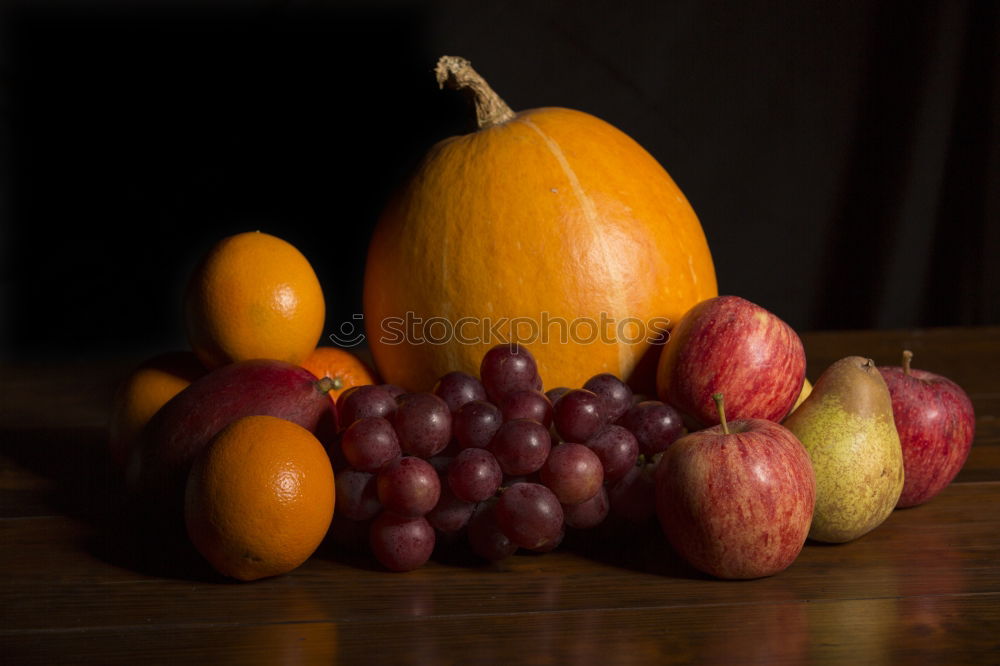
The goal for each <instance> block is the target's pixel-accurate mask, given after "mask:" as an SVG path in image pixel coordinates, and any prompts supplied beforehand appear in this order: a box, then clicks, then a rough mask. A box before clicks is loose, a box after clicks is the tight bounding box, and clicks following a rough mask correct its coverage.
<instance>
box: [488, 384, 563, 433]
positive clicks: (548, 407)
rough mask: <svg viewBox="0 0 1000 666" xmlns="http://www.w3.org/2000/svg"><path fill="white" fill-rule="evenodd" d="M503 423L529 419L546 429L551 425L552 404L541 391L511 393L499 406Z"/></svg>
mask: <svg viewBox="0 0 1000 666" xmlns="http://www.w3.org/2000/svg"><path fill="white" fill-rule="evenodd" d="M500 412H501V413H502V414H503V420H504V421H513V420H514V419H531V420H532V421H538V422H539V423H541V424H542V425H543V426H545V427H546V428H548V427H549V426H550V425H552V403H551V402H549V399H548V398H547V397H546V396H545V394H544V393H542V392H541V391H513V392H511V393H508V394H507V395H505V396H504V399H503V402H502V403H501V405H500Z"/></svg>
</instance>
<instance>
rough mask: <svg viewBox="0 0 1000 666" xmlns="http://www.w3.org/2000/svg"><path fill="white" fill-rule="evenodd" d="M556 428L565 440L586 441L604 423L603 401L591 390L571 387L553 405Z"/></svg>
mask: <svg viewBox="0 0 1000 666" xmlns="http://www.w3.org/2000/svg"><path fill="white" fill-rule="evenodd" d="M553 412H554V420H555V424H556V430H558V431H559V434H560V435H561V436H562V438H563V439H564V440H566V441H567V442H586V441H587V440H588V439H590V438H591V437H592V436H593V435H594V433H596V432H597V431H598V430H599V429H600V427H601V426H602V425H604V422H605V418H604V401H603V400H602V399H601V397H600V396H598V395H597V394H596V393H594V392H593V391H588V390H587V389H573V390H572V391H569V392H567V393H566V394H565V395H564V396H563V397H561V398H559V401H558V402H557V403H556V404H555V406H554V407H553Z"/></svg>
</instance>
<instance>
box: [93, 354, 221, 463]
mask: <svg viewBox="0 0 1000 666" xmlns="http://www.w3.org/2000/svg"><path fill="white" fill-rule="evenodd" d="M205 372H206V371H205V367H204V366H203V365H202V364H201V363H199V362H198V358H197V357H196V356H195V355H194V354H193V353H191V352H189V351H173V352H166V353H164V354H160V355H159V356H154V357H153V358H151V359H149V360H147V361H145V362H144V363H143V364H142V365H140V366H139V367H138V368H136V369H135V370H133V371H132V374H130V375H129V376H128V377H126V378H125V381H123V382H122V383H121V385H120V386H119V387H118V391H117V392H116V393H115V398H114V402H113V404H112V406H111V420H110V423H109V426H108V430H109V433H108V434H109V450H110V454H111V459H112V460H113V461H114V463H115V464H117V465H118V466H119V467H122V468H124V467H125V463H126V461H127V460H128V457H129V453H130V452H131V450H132V447H133V446H134V445H135V442H136V439H137V438H138V437H139V432H140V431H141V430H142V429H143V428H144V427H145V425H146V423H148V422H149V419H151V418H153V415H154V414H156V412H158V411H159V410H160V407H162V406H163V405H165V404H166V403H167V401H168V400H170V399H171V398H173V397H174V396H175V395H177V394H178V393H180V392H181V391H183V390H184V389H185V388H187V387H188V385H189V384H190V383H191V382H193V381H194V380H196V379H198V378H199V377H201V376H202V375H204V374H205Z"/></svg>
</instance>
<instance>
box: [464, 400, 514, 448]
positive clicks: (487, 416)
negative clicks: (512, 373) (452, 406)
mask: <svg viewBox="0 0 1000 666" xmlns="http://www.w3.org/2000/svg"><path fill="white" fill-rule="evenodd" d="M502 422H503V417H502V416H501V414H500V408H499V407H497V406H496V405H494V404H493V403H492V402H486V401H484V400H473V401H472V402H467V403H465V404H464V405H462V406H461V407H460V408H459V410H458V411H457V412H455V417H454V420H453V422H452V430H453V431H454V433H455V439H456V440H458V445H459V446H460V447H462V448H463V449H470V448H477V449H485V448H486V447H487V446H488V445H489V443H490V440H491V439H493V435H495V434H496V432H497V430H498V429H499V428H500V424H501V423H502Z"/></svg>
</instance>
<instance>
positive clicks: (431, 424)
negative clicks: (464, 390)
mask: <svg viewBox="0 0 1000 666" xmlns="http://www.w3.org/2000/svg"><path fill="white" fill-rule="evenodd" d="M392 425H393V427H394V428H395V429H396V434H397V435H398V436H399V445H400V446H401V447H402V449H403V451H404V452H405V453H408V454H410V455H414V456H420V457H421V458H430V457H431V456H433V455H436V454H438V453H441V452H442V451H444V450H445V448H446V447H447V446H448V442H449V441H451V410H449V409H448V405H447V404H446V403H445V401H444V400H442V399H441V398H439V397H437V396H436V395H434V394H433V393H413V394H410V395H407V396H404V397H403V398H401V400H400V403H399V407H397V408H396V413H395V414H393V416H392Z"/></svg>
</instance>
